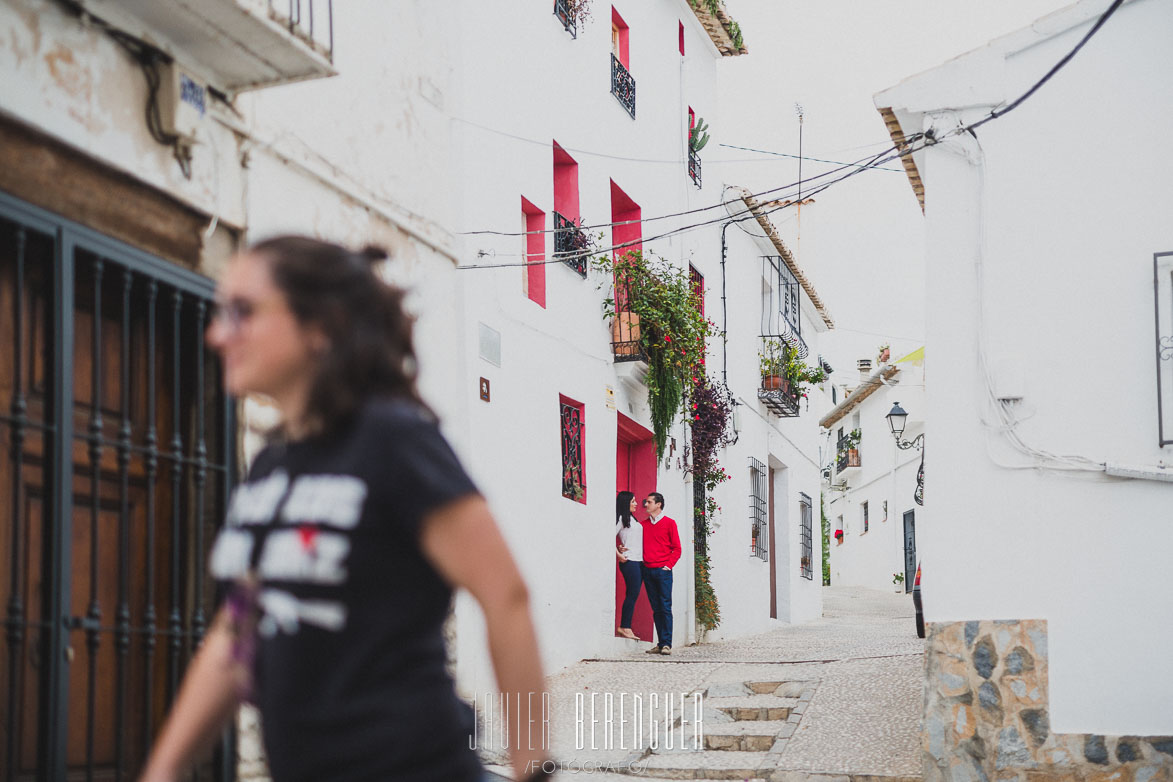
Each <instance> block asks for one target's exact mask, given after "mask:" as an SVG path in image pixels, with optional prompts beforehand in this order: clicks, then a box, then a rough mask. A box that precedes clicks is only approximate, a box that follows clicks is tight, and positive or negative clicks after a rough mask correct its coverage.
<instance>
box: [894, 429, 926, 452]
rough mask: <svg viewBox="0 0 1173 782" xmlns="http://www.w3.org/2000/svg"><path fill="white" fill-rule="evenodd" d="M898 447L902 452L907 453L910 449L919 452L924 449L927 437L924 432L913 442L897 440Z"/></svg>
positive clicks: (913, 439)
mask: <svg viewBox="0 0 1173 782" xmlns="http://www.w3.org/2000/svg"><path fill="white" fill-rule="evenodd" d="M896 447H897V448H899V449H900V450H902V451H907V450H908V449H909V448H916V449H918V450H919V449H921V448H924V447H925V435H924V433H923V432H922V433H920V434H918V435H917V436H916V437H914V438H912V439H911V440H901V439H900V438H896Z"/></svg>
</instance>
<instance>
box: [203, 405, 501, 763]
mask: <svg viewBox="0 0 1173 782" xmlns="http://www.w3.org/2000/svg"><path fill="white" fill-rule="evenodd" d="M291 481H292V485H291V483H290V482H291ZM475 492H476V487H475V486H474V485H473V483H472V481H471V480H470V479H469V477H468V476H467V475H466V474H465V472H464V470H463V469H462V468H461V466H460V463H459V462H458V461H457V459H456V456H455V455H454V454H453V452H452V449H451V448H450V447H449V446H448V444H447V443H446V442H445V441H444V439H443V437H442V436H441V434H440V431H439V429H438V427H437V426H436V424H435V422H434V421H433V420H431V419H430V417H428V416H427V415H426V414H425V413H424V412H423V411H422V410H420V409H419V408H418V406H416V405H415V404H413V403H411V402H408V401H399V400H379V401H372V402H369V403H367V404H366V405H365V406H364V407H363V409H362V410H361V412H360V413H359V414H358V415H357V416H356V417H355V419H354V421H353V423H352V424H350V425H349V426H346V427H345V428H344V429H343V430H342V431H339V432H336V433H334V434H332V435H328V436H321V437H315V438H312V439H308V440H304V441H300V442H294V443H288V444H275V445H271V446H269V447H267V448H266V449H265V450H264V451H262V452H261V454H260V455H259V456H258V457H257V459H256V461H255V462H254V463H253V466H252V469H251V470H250V472H249V476H248V480H247V481H246V482H245V483H244V484H241V485H240V486H238V487H237V489H236V490H235V491H234V493H233V496H232V500H231V502H230V504H229V509H228V519H227V522H226V524H225V527H224V529H223V530H222V532H221V533H220V536H219V537H218V538H217V541H216V545H215V548H214V549H213V552H212V557H211V567H212V573H213V575H214V576H215V577H216V578H217V579H220V580H222V581H232V580H234V579H237V578H239V577H241V576H242V575H243V574H244V573H245V572H246V571H247V569H248V567H249V562H250V558H251V556H252V550H253V546H254V543H255V541H256V539H257V538H258V537H261V538H262V539H263V543H262V546H261V549H260V554H259V561H258V562H257V571H258V575H259V579H260V595H259V602H260V605H261V608H262V614H261V619H260V621H259V622H258V625H257V629H258V632H257V635H258V647H257V652H256V701H257V704H258V706H259V707H260V710H261V715H262V725H263V731H264V740H265V748H266V752H267V754H268V757H269V767H270V771H271V772H272V775H273V779H274V780H277V782H289V781H291V780H314V782H320V781H321V780H379V781H380V782H382V781H383V780H403V781H408V780H410V781H411V782H465V780H469V781H470V782H471V780H478V779H479V778H480V767H479V765H478V763H477V760H476V757H475V754H474V753H473V751H472V750H470V749H469V733H470V732H471V728H472V712H471V710H470V709H469V708H468V707H467V706H466V705H465V704H463V703H462V702H460V700H459V699H458V698H457V697H456V694H455V690H454V688H453V684H452V681H451V679H450V678H449V677H448V675H447V672H446V670H445V660H446V657H445V650H444V640H443V635H442V625H443V623H444V620H445V618H446V616H447V613H448V607H449V603H450V601H451V598H452V591H451V589H450V588H449V587H448V585H447V584H446V583H445V582H444V581H443V580H442V579H441V577H440V575H439V574H438V573H437V572H436V570H435V569H434V568H433V567H432V566H431V565H430V564H429V563H428V562H427V560H426V559H425V558H424V556H423V553H422V552H421V550H420V545H419V532H420V526H421V522H422V521H423V519H424V518H425V517H426V516H427V515H428V513H429V512H431V511H433V510H435V509H436V508H439V507H440V506H442V505H444V504H446V503H448V502H451V501H452V500H455V499H457V498H459V497H463V496H466V495H469V494H472V493H475ZM283 499H284V505H283V506H281V511H280V518H279V520H278V524H277V525H276V526H272V527H270V522H271V521H272V520H273V517H274V514H275V513H276V511H277V508H278V506H279V504H280V503H281V502H282V500H283Z"/></svg>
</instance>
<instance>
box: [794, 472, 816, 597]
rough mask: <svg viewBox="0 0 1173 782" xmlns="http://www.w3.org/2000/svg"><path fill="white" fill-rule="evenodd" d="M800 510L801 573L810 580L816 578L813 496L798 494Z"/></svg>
mask: <svg viewBox="0 0 1173 782" xmlns="http://www.w3.org/2000/svg"><path fill="white" fill-rule="evenodd" d="M798 510H799V514H800V520H799V527H798V538H799V551H800V552H801V554H800V556H801V557H802V558H801V559H800V560H799V573H800V574H801V575H802V577H803V578H805V579H807V580H808V581H811V580H814V577H815V576H814V568H813V567H812V565H811V558H812V557H813V556H814V511H813V505H812V503H811V498H810V496H809V495H807V494H803V493H800V494H799V495H798Z"/></svg>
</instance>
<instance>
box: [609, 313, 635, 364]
mask: <svg viewBox="0 0 1173 782" xmlns="http://www.w3.org/2000/svg"><path fill="white" fill-rule="evenodd" d="M611 343H612V345H613V346H614V348H615V355H617V356H635V355H638V354H639V315H637V314H635V313H634V312H619V313H616V315H615V319H614V320H612V321H611Z"/></svg>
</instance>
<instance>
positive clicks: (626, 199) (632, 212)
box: [611, 180, 643, 257]
mask: <svg viewBox="0 0 1173 782" xmlns="http://www.w3.org/2000/svg"><path fill="white" fill-rule="evenodd" d="M641 219H642V212H641V211H640V208H639V204H637V203H636V202H635V201H633V200H631V197H630V196H628V195H627V193H625V192H623V190H622V189H621V188H620V187H619V185H617V184H615V180H611V222H612V223H614V225H612V226H611V244H612V245H614V246H615V247H617V248H618V249H616V250H615V255H616V257H618V256H621V255H623V254H624V253H627V252H631V251H632V250H642V249H643V245H642V243H641V242H640V238H641V236H642V233H643V232H642V228H641V226H640V220H641ZM619 245H628V246H626V247H619Z"/></svg>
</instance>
